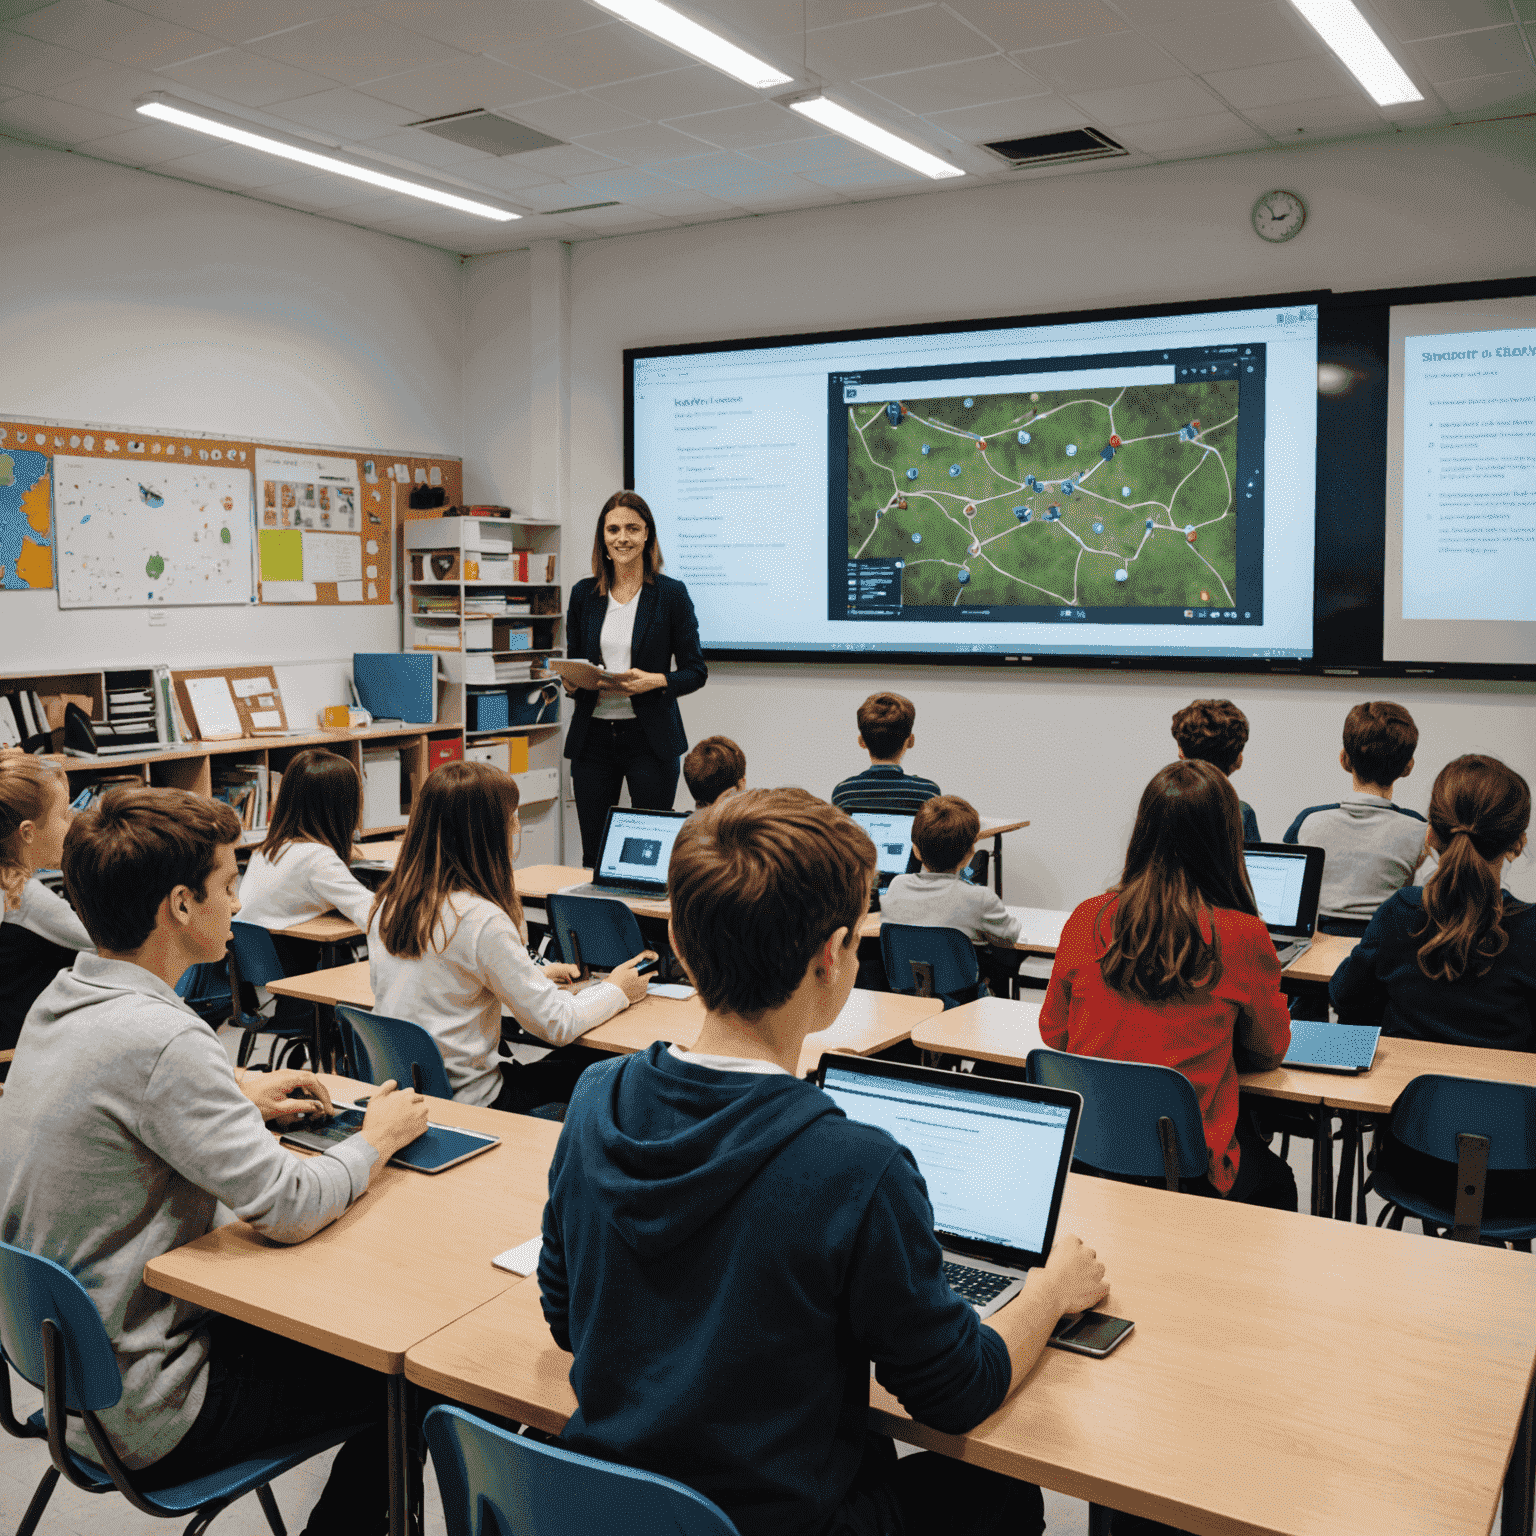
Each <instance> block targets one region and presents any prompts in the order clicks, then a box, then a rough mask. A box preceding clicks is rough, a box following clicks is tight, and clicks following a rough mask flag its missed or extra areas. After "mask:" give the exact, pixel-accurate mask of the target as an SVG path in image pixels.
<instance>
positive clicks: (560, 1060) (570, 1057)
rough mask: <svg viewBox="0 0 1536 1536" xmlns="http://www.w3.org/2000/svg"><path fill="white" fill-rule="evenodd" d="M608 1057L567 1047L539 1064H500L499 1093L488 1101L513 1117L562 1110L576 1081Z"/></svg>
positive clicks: (550, 1054) (572, 1046) (536, 1062)
mask: <svg viewBox="0 0 1536 1536" xmlns="http://www.w3.org/2000/svg"><path fill="white" fill-rule="evenodd" d="M608 1054H609V1053H608V1052H606V1051H594V1050H593V1049H592V1048H591V1047H590V1046H585V1045H566V1046H562V1047H561V1048H560V1049H559V1050H555V1051H551V1052H550V1053H549V1055H548V1056H544V1057H541V1058H540V1059H539V1060H538V1061H503V1062H502V1063H501V1092H500V1093H498V1094H497V1095H496V1097H495V1098H494V1099H493V1100H492V1101H491V1108H492V1109H504V1110H507V1111H508V1112H509V1113H510V1114H514V1115H531V1114H532V1113H533V1112H534V1111H535V1110H537V1109H542V1108H543V1107H544V1106H545V1105H553V1104H558V1105H560V1106H561V1108H562V1109H563V1108H564V1106H565V1105H567V1104H569V1103H570V1101H571V1094H572V1093H573V1092H574V1091H575V1089H576V1079H577V1078H578V1077H580V1076H581V1074H582V1073H583V1072H585V1071H586V1070H587V1068H588V1067H590V1066H591V1065H592V1063H593V1062H594V1061H603V1060H605V1059H606V1058H607V1056H608ZM546 1118H547V1117H546ZM561 1118H562V1119H563V1118H564V1116H563V1115H562V1116H561Z"/></svg>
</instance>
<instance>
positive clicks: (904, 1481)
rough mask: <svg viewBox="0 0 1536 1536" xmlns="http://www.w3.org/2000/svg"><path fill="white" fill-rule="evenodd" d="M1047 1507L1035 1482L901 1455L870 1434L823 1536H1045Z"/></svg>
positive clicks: (932, 1457) (932, 1454)
mask: <svg viewBox="0 0 1536 1536" xmlns="http://www.w3.org/2000/svg"><path fill="white" fill-rule="evenodd" d="M1044 1529H1045V1501H1044V1499H1042V1498H1041V1497H1040V1490H1039V1489H1038V1488H1037V1487H1035V1485H1034V1484H1033V1483H1021V1482H1016V1481H1015V1480H1014V1479H1013V1478H1011V1477H1004V1476H1003V1474H1002V1473H1001V1472H989V1471H988V1470H987V1469H986V1468H985V1467H977V1466H972V1465H971V1464H970V1463H968V1462H964V1461H955V1460H954V1459H953V1458H952V1457H949V1456H940V1455H939V1454H938V1453H937V1452H936V1451H919V1452H918V1454H917V1455H915V1456H903V1457H902V1458H901V1459H900V1460H898V1459H897V1456H896V1447H895V1446H894V1445H893V1444H892V1443H891V1442H890V1441H889V1440H887V1439H885V1438H884V1437H883V1436H879V1435H871V1436H870V1437H869V1440H868V1442H867V1444H866V1445H865V1448H864V1461H863V1465H861V1466H860V1468H859V1475H858V1477H857V1478H855V1479H854V1484H853V1487H852V1488H850V1489H849V1490H848V1495H847V1497H846V1498H845V1499H844V1500H843V1502H842V1503H841V1504H840V1505H839V1506H838V1508H837V1513H836V1514H835V1515H833V1517H832V1519H831V1520H830V1521H829V1522H828V1524H827V1525H826V1526H825V1527H824V1529H823V1530H822V1532H821V1536H937V1533H938V1532H943V1533H944V1536H1040V1532H1042V1531H1043V1530H1044Z"/></svg>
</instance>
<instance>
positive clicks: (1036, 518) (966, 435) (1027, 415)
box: [848, 382, 1239, 609]
mask: <svg viewBox="0 0 1536 1536" xmlns="http://www.w3.org/2000/svg"><path fill="white" fill-rule="evenodd" d="M1237 399H1238V386H1237V384H1236V382H1225V383H1208V384H1159V385H1133V386H1127V387H1125V388H1121V389H1116V388H1107V389H1069V390H1054V391H1052V390H1041V391H1040V392H1038V393H1026V394H1006V395H975V396H969V397H956V398H944V399H929V400H903V401H901V402H900V405H899V409H900V412H901V421H900V425H896V424H893V422H892V421H891V419H890V414H889V411H888V407H887V406H886V405H884V404H878V405H877V404H873V403H867V402H866V403H861V404H859V405H855V406H851V407H850V408H849V410H848V553H849V555H850V556H852V557H854V558H863V559H894V560H901V561H904V562H905V567H904V569H903V571H902V605H903V607H908V608H911V607H931V606H937V605H943V606H945V607H952V606H961V607H970V606H993V607H996V606H1007V607H1018V606H1030V607H1044V606H1052V607H1054V606H1056V605H1076V606H1082V607H1088V606H1095V607H1110V606H1122V607H1172V608H1186V607H1188V608H1196V607H1211V606H1215V607H1220V608H1234V609H1235V608H1236V607H1237V606H1238V604H1239V594H1238V590H1237V576H1236V565H1237V501H1236V496H1235V493H1234V485H1235V482H1236V478H1237ZM925 448H926V452H925V451H924V450H925ZM1106 449H1110V450H1112V453H1111V456H1110V457H1108V458H1106V457H1104V456H1103V455H1104V451H1105V450H1106ZM913 470H915V471H916V474H915V475H914V474H912V473H911V471H913ZM1067 483H1070V485H1071V489H1070V490H1068V489H1066V485H1067ZM1191 532H1192V533H1193V538H1192V539H1191V537H1190V533H1191ZM914 536H915V537H914Z"/></svg>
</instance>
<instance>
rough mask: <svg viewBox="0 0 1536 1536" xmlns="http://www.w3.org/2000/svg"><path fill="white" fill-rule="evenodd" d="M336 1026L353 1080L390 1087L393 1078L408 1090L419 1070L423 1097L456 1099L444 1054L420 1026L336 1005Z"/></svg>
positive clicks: (341, 1004) (348, 1006)
mask: <svg viewBox="0 0 1536 1536" xmlns="http://www.w3.org/2000/svg"><path fill="white" fill-rule="evenodd" d="M336 1023H337V1026H338V1027H339V1028H340V1030H341V1042H342V1049H343V1050H344V1051H345V1053H346V1057H347V1060H348V1062H350V1063H351V1067H352V1076H353V1077H360V1078H362V1079H363V1080H364V1081H366V1082H370V1083H387V1082H388V1081H389V1080H390V1079H391V1078H393V1079H394V1080H395V1082H396V1083H398V1084H399V1085H400V1086H401V1087H402V1088H409V1087H410V1086H411V1083H412V1081H413V1078H412V1074H411V1069H412V1068H413V1067H420V1068H421V1091H422V1092H423V1093H425V1094H427V1095H428V1096H429V1097H431V1098H434V1099H451V1098H452V1097H453V1089H452V1088H450V1087H449V1086H448V1073H447V1071H446V1070H445V1069H444V1067H443V1053H442V1052H441V1051H440V1050H438V1048H437V1041H436V1040H434V1039H433V1038H432V1036H431V1035H429V1034H428V1033H427V1032H426V1030H424V1029H423V1028H422V1027H421V1025H420V1024H412V1023H411V1022H410V1021H409V1020H408V1019H391V1018H388V1017H386V1016H385V1015H383V1014H380V1013H370V1012H369V1011H368V1010H367V1009H366V1008H354V1007H353V1006H352V1005H351V1004H350V1003H337V1005H336Z"/></svg>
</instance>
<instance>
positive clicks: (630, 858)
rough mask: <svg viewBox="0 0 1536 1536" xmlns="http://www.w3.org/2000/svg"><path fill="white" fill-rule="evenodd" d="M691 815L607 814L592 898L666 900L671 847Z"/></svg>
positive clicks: (617, 810) (624, 809)
mask: <svg viewBox="0 0 1536 1536" xmlns="http://www.w3.org/2000/svg"><path fill="white" fill-rule="evenodd" d="M690 814H691V813H690V812H688V811H636V810H631V809H630V808H629V807H628V806H623V805H616V806H614V807H613V809H612V810H610V811H609V812H608V824H607V825H606V826H605V827H604V828H603V841H602V844H601V848H600V851H599V853H598V855H597V867H596V868H595V869H594V870H593V871H592V884H591V886H590V887H589V888H587V890H588V894H589V895H592V896H639V897H645V898H648V899H649V900H651V901H665V900H666V899H667V865H668V864H669V863H670V862H671V860H672V844H673V843H675V842H676V841H677V834H678V831H679V829H680V828H681V827H682V825H683V823H684V822H685V821H687V820H688V817H689V815H690Z"/></svg>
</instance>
